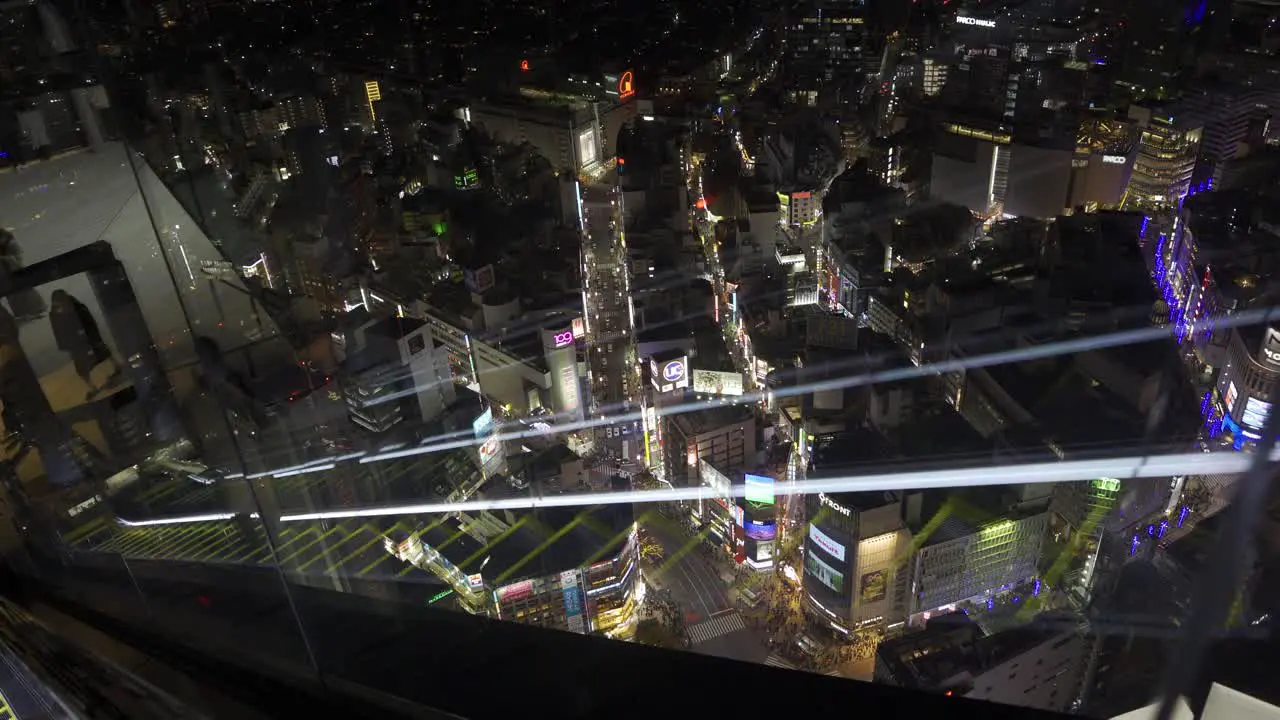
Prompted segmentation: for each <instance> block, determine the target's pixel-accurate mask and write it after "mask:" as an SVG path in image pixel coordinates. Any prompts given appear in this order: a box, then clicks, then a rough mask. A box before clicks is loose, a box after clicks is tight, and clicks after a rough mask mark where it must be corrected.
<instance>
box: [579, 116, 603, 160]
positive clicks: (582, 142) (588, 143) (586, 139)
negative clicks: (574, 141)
mask: <svg viewBox="0 0 1280 720" xmlns="http://www.w3.org/2000/svg"><path fill="white" fill-rule="evenodd" d="M596 150H597V148H596V129H595V128H594V127H591V126H587V127H586V128H584V129H582V130H581V131H579V132H578V162H580V163H582V166H583V167H585V166H587V165H590V164H592V163H594V162H595V161H596V160H599V159H600V158H599V156H598V155H597V154H596Z"/></svg>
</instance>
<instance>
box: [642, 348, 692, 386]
mask: <svg viewBox="0 0 1280 720" xmlns="http://www.w3.org/2000/svg"><path fill="white" fill-rule="evenodd" d="M649 374H650V375H652V376H653V377H652V380H653V387H654V389H655V390H657V391H658V392H671V391H672V390H678V389H680V388H687V387H689V358H687V357H684V356H681V357H678V358H673V359H670V360H656V359H655V360H650V361H649Z"/></svg>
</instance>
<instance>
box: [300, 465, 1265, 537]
mask: <svg viewBox="0 0 1280 720" xmlns="http://www.w3.org/2000/svg"><path fill="white" fill-rule="evenodd" d="M1253 459H1254V458H1253V456H1252V455H1247V454H1244V453H1226V452H1222V453H1204V452H1194V453H1174V454H1169V455H1140V456H1132V457H1124V458H1110V459H1099V460H1071V461H1067V462H1046V463H1026V464H1021V465H1004V466H997V467H974V468H957V469H950V470H923V471H911V472H888V473H877V474H870V475H845V476H840V477H833V478H811V479H808V480H804V481H798V482H796V483H795V484H794V485H793V486H791V487H788V486H785V485H782V484H779V485H778V486H777V487H776V488H775V492H776V493H777V494H778V495H793V494H794V495H809V494H813V493H819V492H822V493H843V492H868V491H884V490H928V489H936V488H957V487H977V486H985V485H1018V484H1024V483H1026V484H1031V483H1050V482H1079V481H1083V480H1095V479H1097V478H1101V477H1108V478H1116V479H1122V480H1123V479H1133V478H1149V477H1168V476H1172V475H1184V474H1191V475H1212V474H1224V475H1229V474H1237V473H1241V472H1244V471H1245V470H1247V469H1248V467H1249V465H1250V463H1252V462H1253ZM1272 460H1280V450H1277V451H1276V452H1274V453H1273V454H1272ZM733 492H734V494H735V495H738V496H742V495H744V494H745V492H746V488H745V486H739V487H735V488H734V490H733ZM705 493H706V488H704V487H701V486H699V487H681V488H660V489H656V490H628V491H623V492H598V493H576V494H569V495H553V496H548V497H536V496H535V497H520V498H501V499H495V500H466V501H462V502H437V503H419V504H411V505H394V506H383V507H369V508H354V509H345V510H332V511H322V512H311V513H297V514H293V515H282V516H281V518H280V520H281V522H306V521H313V520H337V519H343V518H366V517H387V516H397V515H427V514H435V513H451V512H473V511H481V510H525V509H531V508H539V507H544V508H545V507H578V506H582V505H621V504H627V503H646V502H678V501H682V500H683V501H692V500H697V499H698V498H699V497H701V496H702V495H704V494H705Z"/></svg>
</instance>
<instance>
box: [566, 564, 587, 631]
mask: <svg viewBox="0 0 1280 720" xmlns="http://www.w3.org/2000/svg"><path fill="white" fill-rule="evenodd" d="M560 594H561V597H562V598H563V600H564V618H565V624H566V625H568V627H569V631H570V632H576V633H579V634H586V632H587V624H586V618H584V617H583V609H584V608H583V602H582V586H581V584H580V583H579V582H578V571H577V570H566V571H564V572H562V573H560Z"/></svg>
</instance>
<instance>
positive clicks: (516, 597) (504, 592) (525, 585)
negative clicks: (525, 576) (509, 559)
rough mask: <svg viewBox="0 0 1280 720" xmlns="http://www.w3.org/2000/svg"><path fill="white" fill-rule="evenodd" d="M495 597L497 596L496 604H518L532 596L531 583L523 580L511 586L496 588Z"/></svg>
mask: <svg viewBox="0 0 1280 720" xmlns="http://www.w3.org/2000/svg"><path fill="white" fill-rule="evenodd" d="M496 595H497V596H498V602H500V603H504V604H505V603H514V602H519V601H521V600H524V599H525V598H527V597H529V596H531V595H533V581H532V580H523V581H521V582H518V583H512V584H511V585H504V586H502V587H500V588H498V591H497V593H496Z"/></svg>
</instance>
